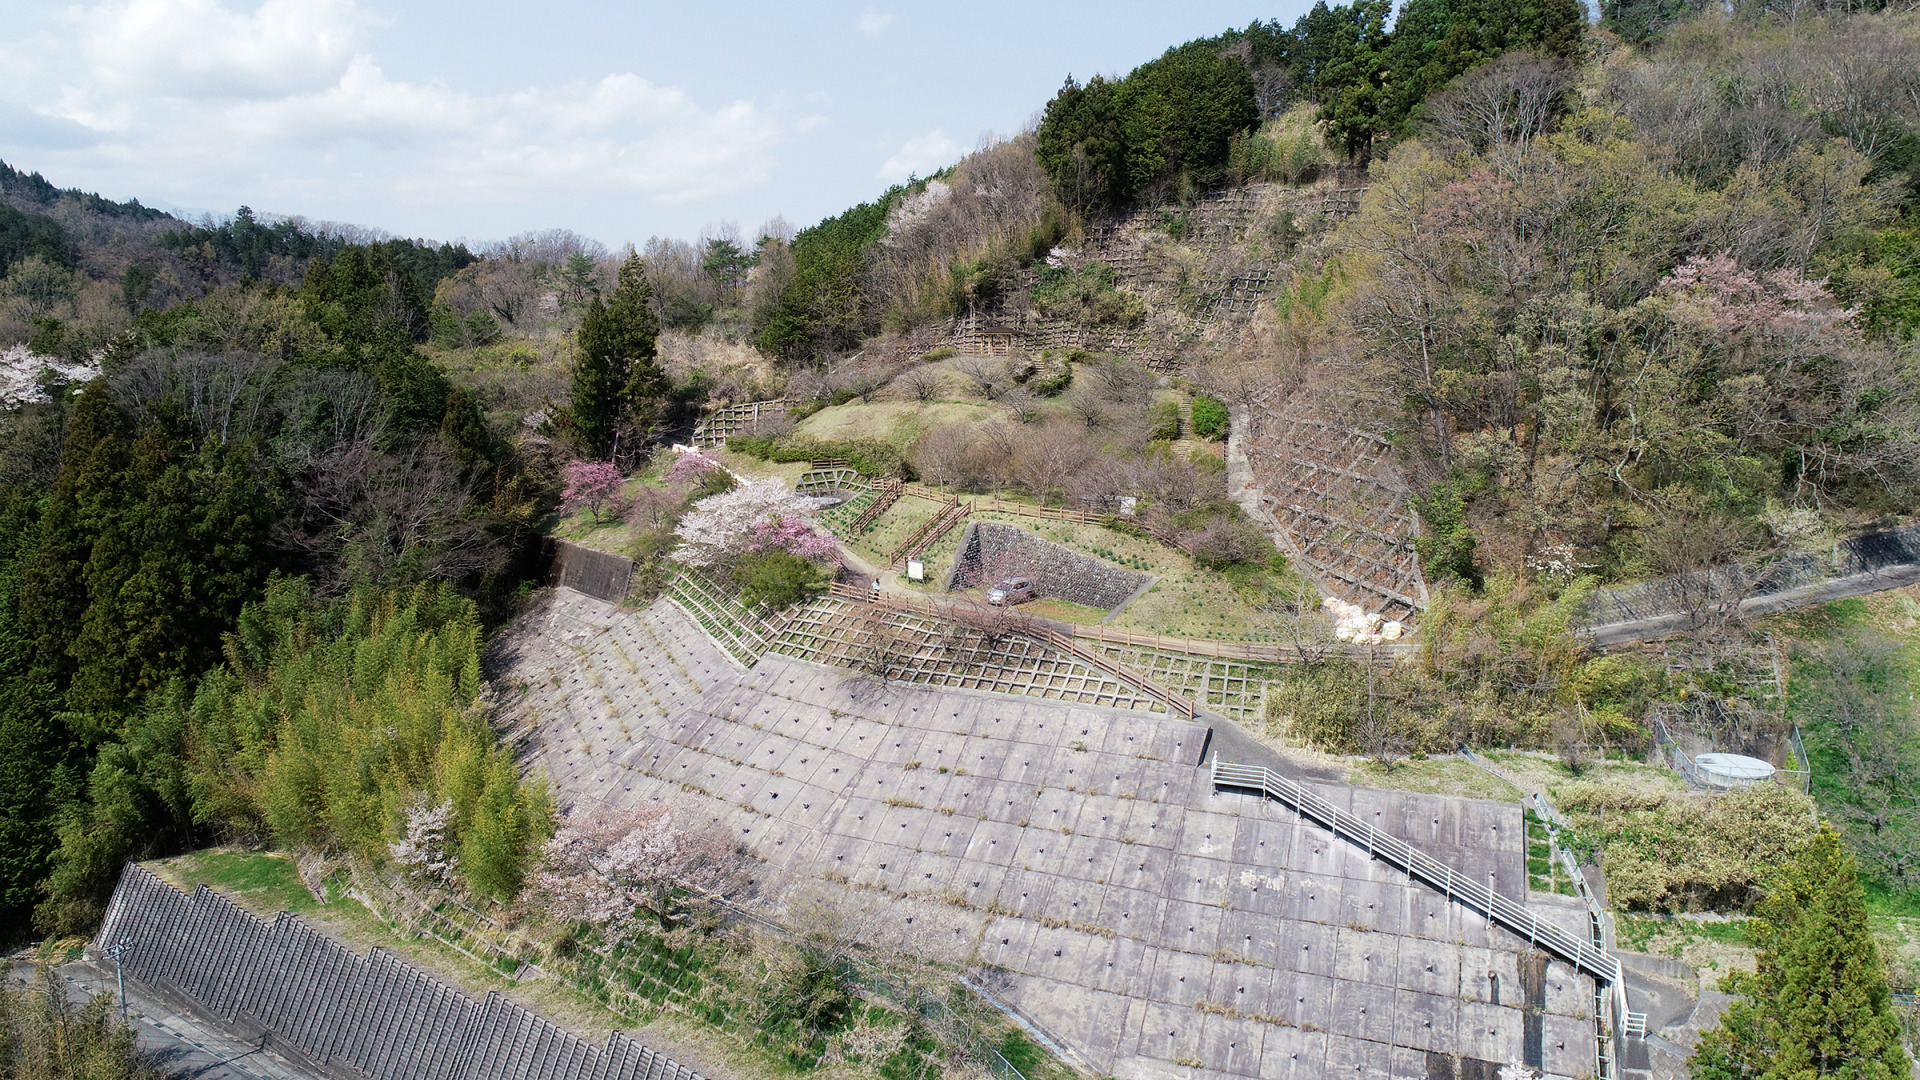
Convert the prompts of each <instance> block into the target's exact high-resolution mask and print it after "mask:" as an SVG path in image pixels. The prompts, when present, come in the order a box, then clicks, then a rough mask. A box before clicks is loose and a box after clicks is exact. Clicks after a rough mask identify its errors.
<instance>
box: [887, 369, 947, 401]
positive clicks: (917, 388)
mask: <svg viewBox="0 0 1920 1080" xmlns="http://www.w3.org/2000/svg"><path fill="white" fill-rule="evenodd" d="M897 383H898V385H899V387H900V389H901V390H902V391H903V393H904V394H905V396H906V397H908V398H910V399H912V400H914V401H932V400H933V399H934V398H936V397H939V396H940V369H939V368H936V367H934V366H933V365H931V364H922V365H921V366H919V367H916V368H913V369H912V370H910V371H908V372H907V373H906V374H904V375H902V376H900V378H899V380H898V381H897Z"/></svg>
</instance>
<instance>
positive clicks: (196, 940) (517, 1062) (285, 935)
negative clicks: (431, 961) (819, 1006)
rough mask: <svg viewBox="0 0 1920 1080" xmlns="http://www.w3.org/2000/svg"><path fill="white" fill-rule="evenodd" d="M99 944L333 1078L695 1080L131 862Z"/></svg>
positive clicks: (214, 1017)
mask: <svg viewBox="0 0 1920 1080" xmlns="http://www.w3.org/2000/svg"><path fill="white" fill-rule="evenodd" d="M95 940H96V944H110V943H113V942H117V941H121V940H125V941H127V942H129V943H130V945H131V947H130V948H129V949H128V951H127V953H126V955H125V957H124V959H123V963H124V965H125V971H126V975H127V977H128V978H130V979H136V980H138V981H139V982H141V983H143V984H145V985H146V986H148V987H151V988H152V989H153V990H155V991H156V992H158V993H159V994H160V995H161V996H163V997H166V998H168V999H170V1000H173V1001H175V1002H176V1003H178V1004H180V1005H181V1006H182V1007H184V1008H186V1009H188V1010H189V1011H192V1012H194V1013H196V1014H198V1015H201V1016H203V1017H205V1018H207V1019H208V1020H211V1021H214V1022H216V1023H219V1024H222V1025H224V1026H226V1027H227V1028H229V1029H230V1030H232V1031H234V1032H235V1033H236V1034H238V1035H240V1036H241V1037H243V1038H246V1039H248V1040H249V1041H252V1040H258V1039H262V1038H263V1037H264V1039H265V1040H266V1042H267V1044H268V1045H269V1046H271V1047H272V1048H273V1049H274V1050H275V1051H277V1052H280V1053H282V1054H285V1055H286V1056H288V1057H290V1058H293V1059H295V1060H297V1061H300V1062H303V1063H305V1064H307V1065H310V1066H312V1067H314V1068H316V1069H318V1070H320V1071H322V1072H324V1073H326V1074H327V1075H330V1076H334V1077H339V1078H341V1080H412V1078H416V1077H418V1078H421V1080H490V1078H494V1077H514V1078H516V1080H701V1077H700V1075H699V1074H698V1073H695V1072H694V1071H693V1070H691V1069H688V1068H686V1067H685V1066H683V1065H680V1064H679V1063H678V1062H675V1061H674V1060H673V1059H671V1058H668V1057H665V1056H663V1055H661V1054H657V1053H655V1052H654V1051H653V1050H651V1049H649V1048H647V1047H645V1046H642V1045H641V1044H639V1043H637V1042H634V1041H633V1040H631V1039H628V1038H627V1037H626V1036H625V1035H623V1034H621V1033H620V1032H617V1031H616V1032H614V1033H613V1034H612V1035H611V1036H609V1037H608V1038H607V1045H606V1047H605V1048H601V1047H597V1046H594V1045H592V1044H591V1043H588V1042H586V1041H585V1040H582V1039H580V1038H578V1037H576V1036H575V1035H573V1034H572V1033H571V1032H568V1031H565V1030H563V1029H561V1028H559V1027H556V1026H555V1025H554V1024H553V1023H552V1022H550V1021H548V1020H546V1019H545V1018H544V1017H541V1016H539V1015H538V1014H535V1013H531V1012H528V1011H527V1010H526V1009H523V1008H521V1007H520V1006H519V1005H516V1004H514V1003H513V1002H511V1001H509V1000H507V999H506V998H504V997H501V996H500V995H499V994H497V993H489V994H488V995H487V996H486V999H485V1000H484V1001H475V1000H473V999H472V998H470V997H467V996H466V995H465V994H462V993H461V992H460V991H458V990H455V989H454V988H452V987H450V986H447V985H446V984H445V983H442V982H440V981H438V980H437V979H434V978H432V977H431V976H428V975H426V974H424V973H422V972H420V971H418V970H416V969H414V968H412V967H410V966H409V965H407V964H406V963H405V962H404V961H401V960H398V959H396V958H395V957H394V956H393V955H392V954H390V953H387V952H384V951H382V950H380V949H374V950H372V951H370V952H368V953H367V955H366V956H358V955H356V954H355V953H354V952H353V951H352V950H350V949H348V948H346V947H345V946H343V945H341V944H340V943H338V942H336V941H333V940H332V939H330V938H327V937H326V936H324V935H322V934H321V933H319V932H318V931H316V930H314V929H313V928H312V927H309V926H307V925H306V924H305V923H302V922H301V921H300V920H299V919H297V918H295V917H294V916H292V915H290V914H288V913H286V912H284V911H283V912H281V913H280V914H279V915H278V916H276V917H275V918H274V920H273V921H272V922H265V921H262V920H260V919H258V918H256V917H254V916H253V915H252V914H251V913H249V912H247V911H244V910H242V909H241V908H239V907H237V906H236V905H234V903H233V902H232V901H230V900H228V899H227V898H226V897H224V896H221V895H220V894H218V893H216V892H214V891H213V890H211V889H209V888H207V887H206V886H205V885H202V886H200V888H198V889H196V890H194V892H193V894H192V895H191V896H189V895H188V894H186V893H183V892H181V891H180V890H178V889H176V888H174V887H173V886H172V885H169V884H167V883H166V882H164V881H162V880H160V879H159V878H158V877H156V876H154V875H153V874H152V873H150V872H148V871H146V870H144V869H142V868H140V867H138V866H128V867H127V869H126V872H125V873H124V874H122V875H121V877H120V885H119V887H118V888H117V889H115V890H114V893H113V901H112V903H111V904H109V905H108V907H107V917H106V921H105V922H104V923H103V924H102V925H101V927H100V935H99V937H98V938H96V939H95Z"/></svg>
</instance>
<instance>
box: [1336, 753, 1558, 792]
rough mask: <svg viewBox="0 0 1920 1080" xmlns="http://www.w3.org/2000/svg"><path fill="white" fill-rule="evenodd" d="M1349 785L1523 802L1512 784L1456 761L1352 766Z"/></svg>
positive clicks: (1463, 761)
mask: <svg viewBox="0 0 1920 1080" xmlns="http://www.w3.org/2000/svg"><path fill="white" fill-rule="evenodd" d="M1347 782H1348V783H1352V784H1362V785H1365V786H1367V787H1381V788H1396V789H1398V790H1401V791H1417V792H1420V793H1422V794H1427V795H1454V796H1458V797H1460V798H1464V799H1494V800H1498V801H1500V802H1513V801H1514V800H1517V799H1518V798H1520V790H1519V789H1518V788H1516V787H1514V786H1513V785H1512V784H1509V783H1507V782H1506V781H1505V780H1502V779H1500V778H1499V777H1497V776H1494V775H1492V774H1490V773H1488V772H1487V771H1486V770H1485V769H1482V768H1480V767H1478V766H1476V765H1474V764H1473V763H1472V762H1470V761H1465V760H1462V759H1460V758H1457V757H1432V758H1427V759H1426V760H1424V761H1420V760H1416V759H1413V758H1405V759H1402V760H1400V761H1396V762H1394V763H1393V764H1391V765H1382V764H1381V763H1380V762H1378V761H1373V760H1368V761H1362V762H1359V763H1357V764H1355V765H1354V766H1353V771H1352V772H1351V773H1349V774H1348V776H1347Z"/></svg>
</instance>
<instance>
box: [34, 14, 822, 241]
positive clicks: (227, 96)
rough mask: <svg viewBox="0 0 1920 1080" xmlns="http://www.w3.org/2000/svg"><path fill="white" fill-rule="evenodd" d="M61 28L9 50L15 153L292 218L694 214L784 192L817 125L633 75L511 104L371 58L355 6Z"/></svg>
mask: <svg viewBox="0 0 1920 1080" xmlns="http://www.w3.org/2000/svg"><path fill="white" fill-rule="evenodd" d="M60 25H61V27H62V29H63V30H64V31H65V32H63V33H62V32H56V33H52V34H46V33H43V34H38V35H35V37H34V38H33V39H31V40H27V41H14V42H4V43H0V140H6V141H8V142H12V143H14V144H15V145H17V146H28V147H33V148H35V149H36V150H44V151H52V152H53V154H52V156H56V157H58V158H59V159H60V160H61V162H62V163H63V164H66V165H69V166H73V167H77V168H78V169H79V170H80V171H82V172H85V171H89V169H88V167H89V166H93V167H104V166H107V165H110V164H111V165H119V166H123V167H124V166H137V168H138V169H139V170H140V171H141V173H142V174H143V175H145V176H148V177H152V178H153V181H152V183H151V185H150V186H151V188H152V189H154V194H156V195H164V194H166V193H167V189H168V188H169V187H174V188H176V189H180V188H182V187H184V189H185V190H186V191H189V192H190V191H193V190H196V189H197V190H201V191H205V190H206V189H208V188H210V187H217V186H219V185H218V183H216V182H214V178H215V177H218V178H219V179H220V180H230V179H232V178H234V177H240V178H245V179H246V180H247V182H248V183H249V184H250V186H251V187H252V188H253V189H255V190H258V191H261V192H262V193H264V194H277V195H279V197H281V198H285V199H288V200H289V201H290V205H292V206H298V205H300V203H299V200H300V199H301V198H303V197H307V196H312V195H313V194H315V193H318V192H322V191H326V192H332V193H338V194H342V195H347V194H357V195H361V196H364V195H368V194H378V193H384V194H386V195H388V196H392V197H396V198H398V199H399V200H400V201H403V202H412V203H415V204H423V203H444V202H455V203H466V204H473V203H488V202H496V203H497V202H507V201H513V200H516V199H519V198H523V197H527V196H531V195H535V194H538V195H546V196H551V195H579V196H613V197H638V198H643V199H650V200H652V201H655V202H659V203H675V202H686V201H692V200H698V199H702V198H706V197H710V196H714V195H719V194H725V193H729V192H736V191H741V190H745V189H748V188H752V187H755V186H758V185H761V184H764V183H766V182H767V181H768V180H769V179H770V178H771V176H772V173H773V168H774V165H775V156H774V151H775V149H776V148H777V147H778V146H779V145H780V144H782V143H783V142H785V141H787V140H788V139H789V138H791V137H792V136H793V134H794V133H795V132H797V131H798V130H801V129H802V128H803V127H804V126H807V125H809V124H810V123H812V122H813V121H814V118H811V117H793V116H790V115H788V114H787V110H786V109H785V108H782V107H779V106H775V107H772V108H769V107H766V106H763V105H760V104H756V103H755V102H752V101H746V100H742V101H736V102H732V103H730V104H725V105H719V106H712V105H703V104H702V103H700V102H697V101H695V100H693V99H692V98H691V97H690V96H688V95H687V94H686V93H685V92H683V91H681V90H678V89H675V88H673V87H666V86H658V85H655V84H654V83H651V82H649V81H648V80H646V79H644V78H641V77H640V76H638V75H634V74H630V73H619V74H609V75H606V76H604V77H601V78H598V79H594V80H583V81H578V82H571V83H566V84H564V85H558V86H535V87H529V88H527V89H524V90H520V91H517V92H512V93H501V94H475V93H469V92H467V91H465V90H462V89H460V88H458V87H450V86H447V85H444V84H441V83H437V82H434V83H428V82H409V81H405V80H396V79H392V78H389V77H388V76H387V75H386V73H385V72H384V71H382V70H381V67H380V65H379V63H378V62H377V61H376V60H375V59H374V57H373V55H372V51H371V47H372V43H373V42H372V38H373V35H374V32H375V31H377V30H378V29H379V28H380V26H381V23H380V22H379V20H377V19H375V18H373V17H372V16H370V15H369V14H368V13H366V12H364V11H362V10H361V9H360V8H358V7H356V6H355V4H354V2H353V0H264V2H263V3H261V4H260V5H259V6H258V7H257V8H254V9H252V10H251V11H248V10H237V9H235V8H230V7H226V6H222V4H221V2H220V0H122V2H118V3H109V4H104V5H101V6H97V7H93V8H88V9H80V10H76V11H73V12H70V13H69V14H68V15H67V16H66V17H65V19H64V20H63V21H62V23H61V24H60ZM9 69H11V74H10V75H9V74H4V73H5V72H7V71H8V70H9ZM37 133H45V134H44V136H43V137H40V138H36V137H35V135H36V134H37ZM196 180H197V181H198V183H196V182H195V181H196ZM167 181H172V182H173V183H168V182H167Z"/></svg>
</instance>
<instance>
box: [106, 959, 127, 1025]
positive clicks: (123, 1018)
mask: <svg viewBox="0 0 1920 1080" xmlns="http://www.w3.org/2000/svg"><path fill="white" fill-rule="evenodd" d="M132 951H133V939H132V938H121V939H120V940H119V941H116V942H114V943H113V944H111V945H109V946H107V955H108V956H111V957H113V975H114V979H115V981H117V982H118V983H119V984H120V1022H121V1023H123V1024H124V1023H126V1022H127V972H126V966H125V964H124V963H123V962H122V961H123V959H124V958H125V957H126V955H127V954H128V953H130V952H132Z"/></svg>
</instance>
